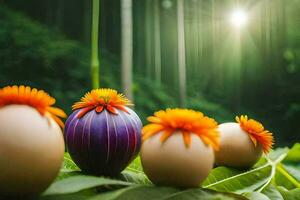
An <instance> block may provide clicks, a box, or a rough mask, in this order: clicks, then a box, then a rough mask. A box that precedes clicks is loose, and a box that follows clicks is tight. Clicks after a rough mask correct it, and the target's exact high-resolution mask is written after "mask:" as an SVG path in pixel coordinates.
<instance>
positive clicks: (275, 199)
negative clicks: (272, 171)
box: [262, 184, 284, 200]
mask: <svg viewBox="0 0 300 200" xmlns="http://www.w3.org/2000/svg"><path fill="white" fill-rule="evenodd" d="M262 193H263V194H264V195H266V196H267V197H269V199H271V200H284V199H283V197H282V195H281V194H280V192H279V191H278V190H277V188H276V187H275V186H273V185H271V184H270V185H268V187H266V188H265V189H264V190H263V191H262Z"/></svg>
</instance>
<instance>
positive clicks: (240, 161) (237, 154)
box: [215, 122, 263, 168]
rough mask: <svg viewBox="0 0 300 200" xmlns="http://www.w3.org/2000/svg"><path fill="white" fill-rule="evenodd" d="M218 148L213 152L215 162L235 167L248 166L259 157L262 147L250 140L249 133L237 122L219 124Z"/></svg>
mask: <svg viewBox="0 0 300 200" xmlns="http://www.w3.org/2000/svg"><path fill="white" fill-rule="evenodd" d="M218 131H219V133H220V149H219V150H218V151H216V152H215V157H216V164H217V165H224V166H230V167H237V168H249V167H251V166H253V165H254V164H255V163H256V162H257V161H258V160H259V158H260V157H261V155H262V152H263V147H262V145H261V144H260V143H257V145H256V146H255V144H254V143H253V141H251V138H250V136H249V133H247V132H246V131H245V130H243V129H242V128H241V126H240V124H239V123H235V122H228V123H223V124H220V125H219V128H218Z"/></svg>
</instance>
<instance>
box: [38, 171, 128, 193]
mask: <svg viewBox="0 0 300 200" xmlns="http://www.w3.org/2000/svg"><path fill="white" fill-rule="evenodd" d="M104 185H121V186H128V185H131V183H129V182H124V181H120V180H114V179H108V178H104V177H94V176H86V175H77V176H71V177H68V178H65V179H62V180H58V181H56V182H54V183H53V184H52V185H51V186H50V187H49V188H48V189H47V190H46V192H45V193H44V195H58V194H70V193H75V192H79V191H82V190H86V189H91V188H95V187H99V186H104Z"/></svg>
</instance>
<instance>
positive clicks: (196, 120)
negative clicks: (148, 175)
mask: <svg viewBox="0 0 300 200" xmlns="http://www.w3.org/2000/svg"><path fill="white" fill-rule="evenodd" d="M147 119H148V121H149V122H150V124H148V125H146V126H144V128H143V130H142V134H143V138H142V139H143V141H145V140H146V139H148V138H149V137H151V136H153V135H155V134H157V133H159V132H162V133H163V134H162V135H161V137H160V140H161V142H164V141H166V140H167V139H168V137H170V136H171V135H172V134H173V133H174V132H175V131H176V130H179V131H181V133H182V135H183V140H184V143H185V145H186V147H189V145H190V143H191V134H196V135H198V136H199V137H200V138H201V139H202V141H203V142H204V143H205V144H207V145H211V146H212V147H213V148H214V149H215V150H218V149H219V133H218V132H217V126H218V124H217V122H216V121H215V120H214V119H212V118H209V117H206V116H204V115H203V113H201V112H197V111H194V110H189V109H179V108H175V109H167V110H160V111H158V112H155V113H154V116H150V117H148V118H147Z"/></svg>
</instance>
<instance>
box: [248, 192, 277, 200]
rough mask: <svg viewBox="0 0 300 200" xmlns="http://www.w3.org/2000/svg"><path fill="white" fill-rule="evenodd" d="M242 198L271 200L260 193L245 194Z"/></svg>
mask: <svg viewBox="0 0 300 200" xmlns="http://www.w3.org/2000/svg"><path fill="white" fill-rule="evenodd" d="M244 196H245V197H247V198H248V199H249V200H272V199H269V197H267V196H266V195H264V194H262V193H260V192H247V193H244Z"/></svg>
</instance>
